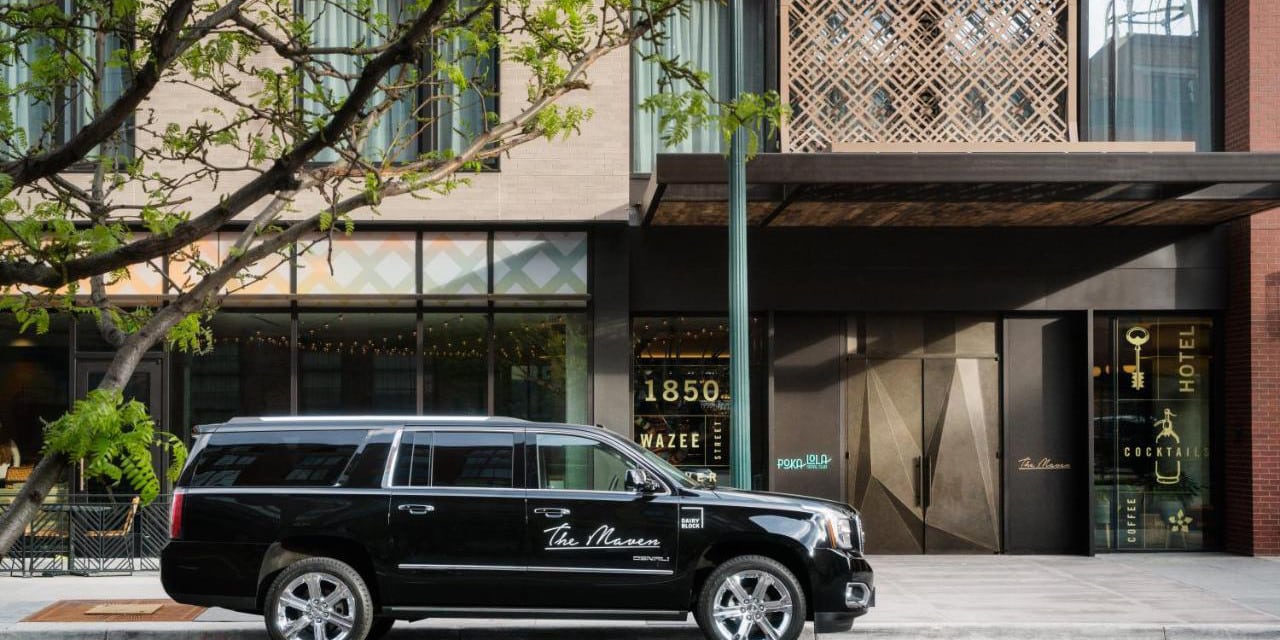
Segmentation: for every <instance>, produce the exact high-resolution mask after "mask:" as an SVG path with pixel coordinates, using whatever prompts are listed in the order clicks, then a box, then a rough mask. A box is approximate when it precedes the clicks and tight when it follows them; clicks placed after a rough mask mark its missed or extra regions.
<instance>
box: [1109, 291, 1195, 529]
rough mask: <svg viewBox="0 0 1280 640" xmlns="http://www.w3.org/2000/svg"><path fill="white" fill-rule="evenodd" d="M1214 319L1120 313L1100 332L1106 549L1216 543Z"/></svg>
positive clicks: (1112, 317) (1110, 319)
mask: <svg viewBox="0 0 1280 640" xmlns="http://www.w3.org/2000/svg"><path fill="white" fill-rule="evenodd" d="M1213 341H1214V322H1213V320H1212V319H1211V318H1206V317H1184V316H1176V317H1175V316H1169V317H1161V316H1137V315H1119V316H1111V317H1098V318H1097V319H1096V321H1095V326H1094V364H1093V379H1094V401H1095V406H1094V416H1095V417H1094V421H1095V422H1094V439H1095V441H1094V486H1095V495H1094V521H1095V530H1094V538H1095V543H1096V547H1097V548H1098V549H1099V550H1116V551H1131V550H1132V551H1153V550H1165V549H1187V550H1199V549H1205V548H1212V547H1213V546H1214V534H1215V531H1214V524H1215V520H1216V518H1215V515H1214V511H1213V500H1212V493H1211V488H1212V487H1211V484H1212V480H1211V464H1210V448H1211V439H1212V437H1213V435H1214V426H1213V401H1212V399H1213V393H1214V385H1215V384H1216V379H1215V376H1216V374H1217V372H1216V370H1215V367H1214V358H1213V344H1214V342H1213Z"/></svg>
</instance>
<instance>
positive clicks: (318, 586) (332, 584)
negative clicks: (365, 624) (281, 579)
mask: <svg viewBox="0 0 1280 640" xmlns="http://www.w3.org/2000/svg"><path fill="white" fill-rule="evenodd" d="M275 624H276V629H277V630H279V631H280V634H281V635H283V636H284V637H286V638H288V639H289V640H345V639H346V638H347V637H348V636H349V635H351V629H352V628H353V627H355V624H356V597H355V594H353V593H351V589H350V588H348V587H347V585H346V583H344V582H343V581H341V580H339V579H338V578H336V577H334V576H332V575H330V574H328V573H317V572H312V573H304V574H302V575H300V576H298V577H297V578H294V579H293V581H292V582H290V583H289V584H288V585H287V586H285V588H284V590H283V591H281V592H280V597H279V598H278V599H277V601H276V620H275Z"/></svg>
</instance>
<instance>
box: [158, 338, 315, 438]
mask: <svg viewBox="0 0 1280 640" xmlns="http://www.w3.org/2000/svg"><path fill="white" fill-rule="evenodd" d="M289 323H290V318H289V314H288V313H219V314H218V315H216V316H214V318H213V322H212V326H211V328H212V330H213V336H214V341H213V350H212V351H210V352H208V353H206V354H204V355H201V356H194V357H193V356H188V355H186V354H175V357H174V359H173V361H174V365H173V373H172V376H173V377H172V381H173V387H174V397H175V398H177V399H178V402H177V406H178V407H179V408H178V411H180V412H181V413H179V414H178V415H177V416H176V417H177V423H178V424H181V425H197V424H208V423H211V422H221V421H223V420H227V419H229V418H232V417H234V416H237V415H282V414H287V413H289V405H290V400H289V376H290V363H289V360H290V350H289V340H290V338H289V335H290V325H289Z"/></svg>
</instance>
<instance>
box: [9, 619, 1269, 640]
mask: <svg viewBox="0 0 1280 640" xmlns="http://www.w3.org/2000/svg"><path fill="white" fill-rule="evenodd" d="M193 627H195V628H193ZM228 637H235V638H246V639H248V638H253V639H258V638H266V637H267V634H266V632H265V630H264V629H263V627H262V625H261V624H246V623H208V622H204V623H186V624H174V623H168V624H166V623H142V624H132V625H130V624H128V623H116V624H114V625H113V626H112V627H110V628H105V629H104V628H103V627H102V626H101V625H93V626H89V625H82V624H56V623H25V624H21V625H19V628H14V627H10V628H9V629H0V640H46V639H49V638H58V639H59V640H221V639H226V638H228ZM387 637H388V638H390V639H393V640H398V639H407V638H418V639H419V640H562V639H564V638H569V637H589V638H597V639H600V640H701V639H702V637H703V636H702V634H701V633H700V632H699V631H698V629H697V627H694V626H691V625H671V626H644V627H637V626H614V627H610V626H605V625H600V626H593V627H573V626H564V627H548V626H535V625H531V626H529V627H498V628H494V627H490V626H486V625H483V624H477V625H475V626H471V625H468V626H450V627H425V628H424V627H408V626H400V627H397V628H396V629H395V630H393V631H392V632H391V633H390V634H389V635H388V636H387ZM814 638H815V636H814V635H813V631H812V627H809V628H808V629H806V631H805V632H804V633H803V634H802V635H801V640H813V639H814ZM821 638H833V639H837V638H838V639H842V640H905V639H910V638H924V639H932V638H939V639H942V638H945V639H947V640H1023V639H1026V640H1104V639H1112V638H1114V639H1116V640H1280V625H1261V624H1176V625H1169V624H1158V623H1148V624H1142V623H1071V624H1053V623H1018V624H975V623H885V624H855V625H854V628H853V630H852V631H849V632H846V633H838V634H822V635H821V636H818V639H819V640H820V639H821Z"/></svg>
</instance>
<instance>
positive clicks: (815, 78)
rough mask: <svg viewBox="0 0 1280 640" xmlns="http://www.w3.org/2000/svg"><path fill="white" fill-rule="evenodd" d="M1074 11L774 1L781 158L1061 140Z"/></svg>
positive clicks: (1046, 1) (1066, 124) (944, 3)
mask: <svg viewBox="0 0 1280 640" xmlns="http://www.w3.org/2000/svg"><path fill="white" fill-rule="evenodd" d="M1074 5H1075V0H783V3H782V11H781V12H780V14H781V17H782V30H781V33H782V38H783V42H782V51H783V60H782V67H781V72H782V78H781V80H782V82H781V85H782V89H783V98H784V100H787V101H788V102H789V103H790V104H791V105H792V119H791V121H790V123H789V124H788V125H787V126H786V127H785V128H784V130H783V140H782V142H783V149H784V150H786V151H825V150H827V149H829V148H830V147H831V145H832V144H841V143H976V142H983V143H986V142H1013V143H1033V142H1066V141H1070V140H1072V138H1073V137H1074V136H1073V133H1074V131H1073V128H1074V117H1075V107H1074V102H1075V86H1074V85H1075V81H1074V77H1075V53H1074V51H1075V40H1076V38H1075V37H1074V35H1069V34H1073V33H1074V31H1075V29H1074V21H1075V11H1074V9H1075V6H1074Z"/></svg>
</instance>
